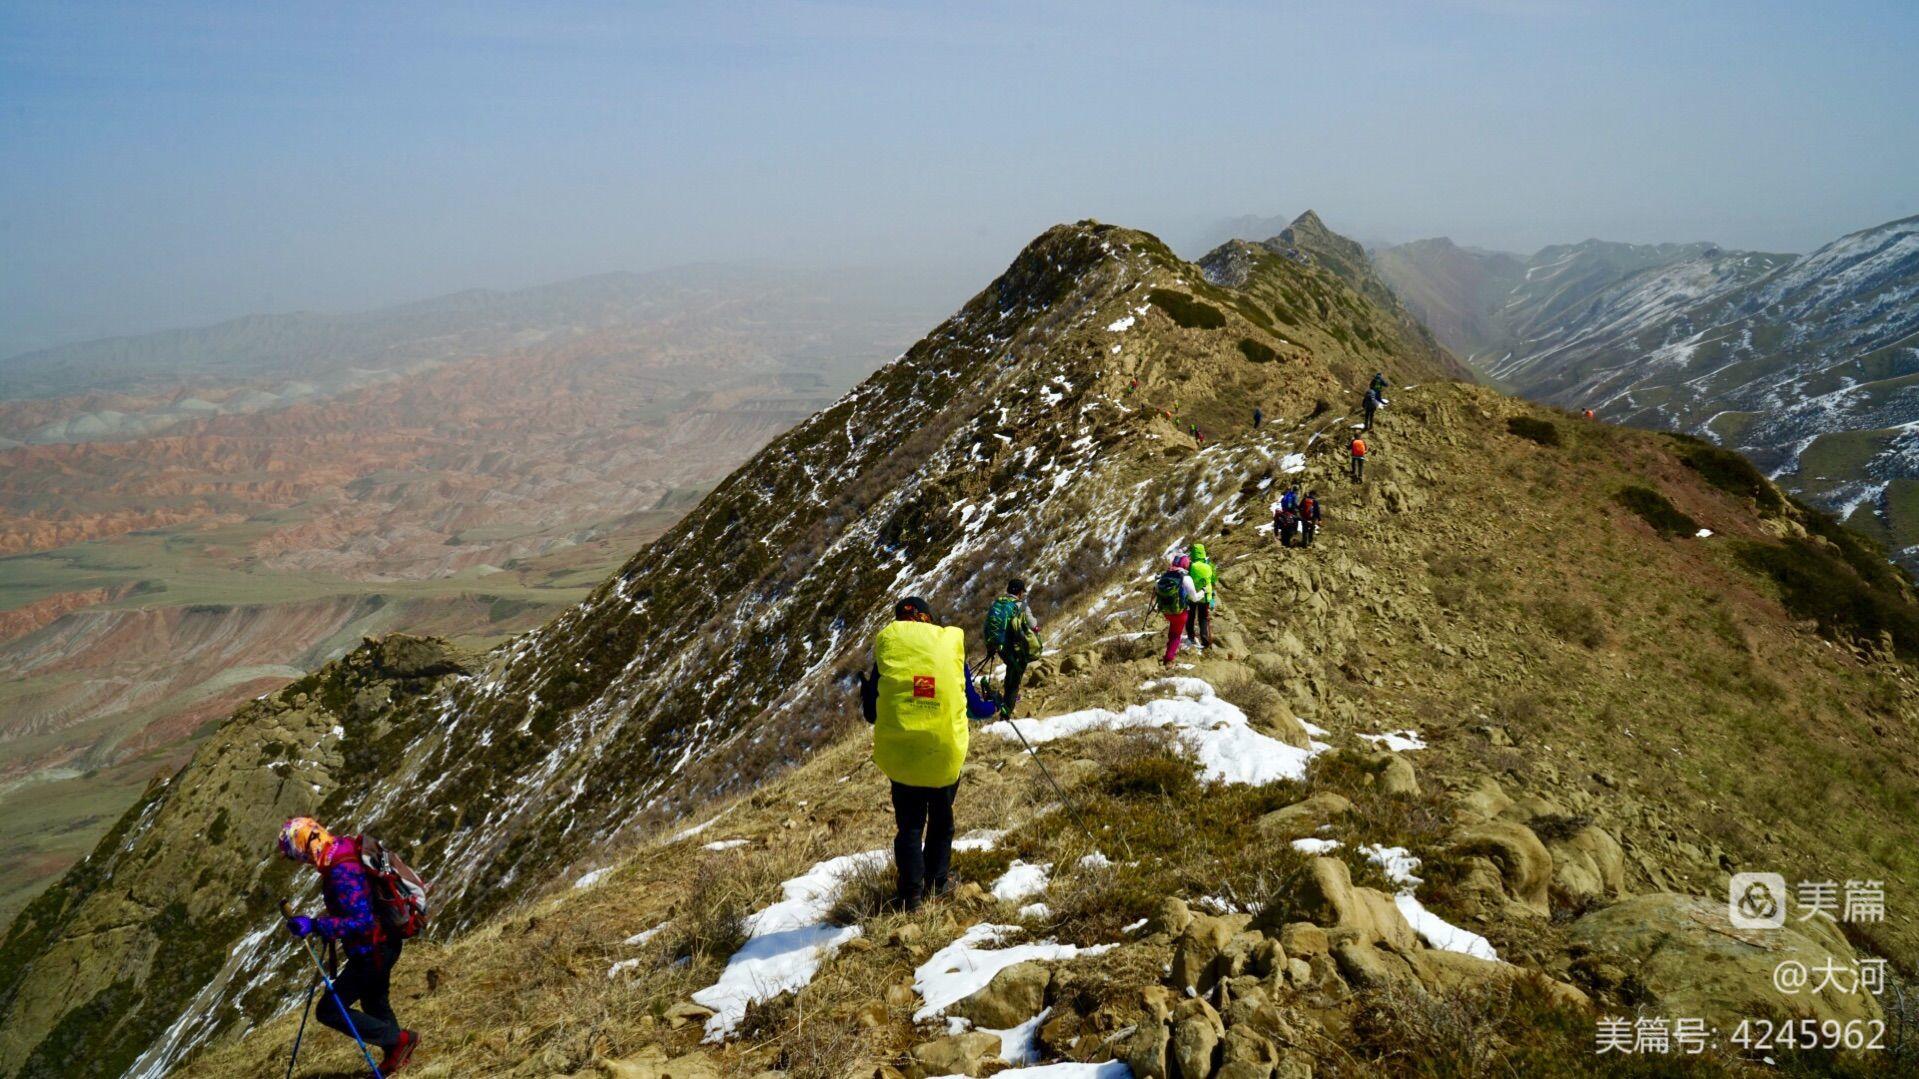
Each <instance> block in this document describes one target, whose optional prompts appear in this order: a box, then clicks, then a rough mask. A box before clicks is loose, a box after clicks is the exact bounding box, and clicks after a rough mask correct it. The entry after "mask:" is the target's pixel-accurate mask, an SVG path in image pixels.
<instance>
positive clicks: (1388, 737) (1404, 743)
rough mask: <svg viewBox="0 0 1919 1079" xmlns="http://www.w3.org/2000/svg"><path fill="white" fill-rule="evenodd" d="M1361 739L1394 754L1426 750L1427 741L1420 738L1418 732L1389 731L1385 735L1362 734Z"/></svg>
mask: <svg viewBox="0 0 1919 1079" xmlns="http://www.w3.org/2000/svg"><path fill="white" fill-rule="evenodd" d="M1360 737H1361V738H1363V739H1365V740H1366V741H1368V742H1371V743H1372V744H1374V745H1376V746H1385V747H1386V748H1387V749H1389V750H1391V751H1393V752H1394V753H1404V752H1406V751H1407V750H1409V749H1425V748H1426V740H1425V739H1424V738H1421V737H1420V736H1419V732H1418V731H1387V732H1386V733H1385V734H1362V735H1360Z"/></svg>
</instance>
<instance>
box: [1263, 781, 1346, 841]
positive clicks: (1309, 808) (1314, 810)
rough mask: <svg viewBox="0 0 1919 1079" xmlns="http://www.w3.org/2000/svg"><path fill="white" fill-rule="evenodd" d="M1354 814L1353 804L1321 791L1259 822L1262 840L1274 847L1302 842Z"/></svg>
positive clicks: (1264, 817)
mask: <svg viewBox="0 0 1919 1079" xmlns="http://www.w3.org/2000/svg"><path fill="white" fill-rule="evenodd" d="M1352 811H1353V803H1352V802H1350V801H1348V800H1347V799H1346V798H1345V797H1343V796H1341V795H1338V794H1334V793H1333V792H1332V791H1321V792H1319V793H1318V794H1315V795H1312V796H1310V797H1308V798H1305V799H1303V800H1301V801H1298V802H1294V803H1293V804H1292V805H1289V806H1286V807H1285V808H1283V809H1275V810H1273V811H1272V812H1271V813H1268V814H1266V815H1265V816H1263V817H1261V818H1259V822H1258V828H1259V834H1260V836H1261V837H1262V838H1264V839H1266V840H1268V841H1270V842H1273V843H1289V842H1291V841H1293V840H1295V839H1303V838H1305V837H1307V836H1310V835H1312V834H1313V833H1314V832H1317V831H1319V830H1320V829H1321V828H1323V827H1325V826H1326V825H1329V824H1331V823H1333V822H1334V821H1337V820H1340V819H1342V818H1344V817H1346V816H1348V815H1350V814H1351V813H1352Z"/></svg>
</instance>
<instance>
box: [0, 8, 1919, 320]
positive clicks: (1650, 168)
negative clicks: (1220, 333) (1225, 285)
mask: <svg viewBox="0 0 1919 1079" xmlns="http://www.w3.org/2000/svg"><path fill="white" fill-rule="evenodd" d="M1915 55H1919V4H1915V3H1912V2H1910V0H1898V2H1886V3H1833V2H1821V3H1817V4H1813V3H1804V2H1777V3H1730V2H1726V3H1707V2H1703V0H1702V2H1687V0H1661V2H1657V3H1625V2H1618V3H1611V2H1601V0H1476V2H1464V0H1459V2H1430V3H1412V2H1403V3H1387V2H1378V3H1367V2H1363V0H1343V2H1339V3H1324V4H1319V3H1264V4H1255V3H1246V4H1204V5H1170V4H1169V5H1161V4H1128V3H1114V2H1104V3H1093V4H1084V5H1081V4H1068V3H1043V2H1036V0H1026V2H1019V3H1008V4H984V3H967V4H957V3H956V4H950V5H921V4H858V3H818V4H816V3H799V2H786V3H726V4H712V5H700V6H695V5H679V4H654V5H646V4H560V3H547V2H542V3H537V4H536V3H524V2H522V3H501V4H457V5H456V4H445V5H435V4H429V3H412V4H355V3H345V2H337V0H328V2H325V3H306V4H279V3H265V4H263V3H259V2H257V0H251V2H243V3H232V4H176V3H163V2H155V0H146V2H143V3H137V4H126V5H117V4H105V3H74V2H71V0H68V2H62V3H26V2H20V0H0V355H6V354H9V353H11V352H13V351H17V350H19V349H22V348H26V347H29V346H36V345H39V344H44V343H48V342H52V341H63V340H72V339H77V338H83V337H90V336H99V335H103V334H109V333H121V332H129V331H133V330H140V329H149V328H155V327H160V326H170V325H186V324H194V323H199V322H207V321H213V320H217V319H221V318H226V317H231V316H234V315H239V314H243V313H247V312H253V311H264V310H291V309H298V308H329V309H338V308H355V307H366V306H374V305H379V304H384V303H390V302H395V301H400V300H406V299H413V298H418V297H424V296H428V295H433V294H437V293H441V292H447V291H451V290H454V289H458V288H464V287H469V286H488V287H502V288H504V287H515V286H521V285H527V284H534V283H539V282H544V281H550V280H555V279H558V278H563V277H569V276H574V275H578V274H584V273H592V272H597V271H601V270H609V269H648V268H653V267H658V266H663V265H669V264H673V263H678V262H685V261H690V260H706V259H720V260H738V259H751V260H761V261H775V262H788V263H807V264H844V263H849V262H864V263H880V262H885V263H915V264H919V263H940V264H946V265H950V266H952V267H953V268H955V269H957V270H960V271H964V272H965V273H966V274H968V275H975V274H976V275H978V280H977V281H974V282H972V283H973V284H983V283H984V281H985V279H986V277H987V276H989V275H990V274H991V273H993V272H994V271H996V270H997V269H998V268H1000V267H1001V266H1003V265H1004V264H1005V263H1006V261H1008V260H1009V259H1010V258H1011V257H1012V255H1013V254H1014V253H1015V252H1016V251H1017V249H1018V248H1019V246H1020V245H1021V244H1022V243H1024V242H1025V241H1026V240H1027V239H1029V238H1031V236H1032V235H1033V234H1034V233H1036V232H1038V231H1039V230H1040V229H1042V228H1044V227H1045V226H1047V225H1049V224H1051V223H1053V222H1056V221H1060V220H1072V219H1077V218H1081V217H1087V216H1094V217H1099V218H1102V219H1105V220H1110V221H1117V222H1120V223H1123V224H1130V225H1136V226H1139V227H1143V228H1148V229H1153V230H1155V231H1158V232H1160V233H1161V234H1162V235H1164V236H1165V237H1166V238H1167V239H1168V240H1170V241H1172V242H1174V243H1178V242H1180V240H1181V239H1182V238H1184V237H1189V236H1194V235H1197V234H1199V233H1201V232H1203V231H1205V230H1206V227H1207V226H1208V225H1209V224H1211V223H1212V222H1214V221H1216V220H1218V219H1220V218H1224V217H1230V216H1235V215H1240V214H1282V213H1283V214H1289V215H1290V214H1292V213H1296V212H1298V211H1299V210H1303V209H1305V208H1307V207H1312V208H1316V209H1318V210H1319V211H1320V212H1321V214H1322V215H1323V216H1324V217H1325V218H1326V219H1327V221H1328V223H1329V224H1331V225H1332V226H1333V227H1334V228H1336V229H1339V230H1341V231H1344V232H1347V233H1349V234H1352V235H1355V236H1358V237H1361V238H1364V239H1372V240H1406V239H1413V238H1416V237H1420V236H1428V235H1438V234H1446V235H1451V236H1453V237H1454V238H1456V239H1458V240H1460V241H1462V242H1470V243H1477V244H1481V245H1485V246H1493V247H1502V248H1508V249H1518V250H1530V249H1532V248H1535V247H1538V246H1540V245H1542V244H1545V243H1549V242H1554V241H1561V240H1578V239H1583V238H1585V237H1588V236H1602V237H1607V238H1616V239H1624V240H1693V239H1711V240H1717V241H1719V242H1720V243H1723V244H1728V245H1734V246H1747V247H1759V248H1767V249H1775V250H1778V249H1783V250H1804V249H1807V248H1809V247H1811V246H1815V245H1817V244H1818V243H1820V242H1823V241H1825V240H1828V239H1831V238H1833V237H1836V236H1837V235H1839V234H1841V233H1843V232H1847V231H1851V230H1853V229H1856V228H1862V227H1865V226H1868V225H1873V224H1877V223H1880V222H1882V221H1885V220H1889V219H1891V218H1894V217H1899V216H1903V215H1907V214H1913V213H1919V63H1915V62H1914V57H1915ZM958 299H959V297H958V296H957V295H956V296H955V301H956V302H957V300H958Z"/></svg>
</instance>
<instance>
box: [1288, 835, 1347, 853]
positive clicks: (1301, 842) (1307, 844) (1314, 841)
mask: <svg viewBox="0 0 1919 1079" xmlns="http://www.w3.org/2000/svg"><path fill="white" fill-rule="evenodd" d="M1293 849H1294V850H1296V851H1298V852H1299V853H1301V854H1331V853H1332V852H1334V851H1336V850H1338V849H1339V840H1337V839H1319V838H1316V837H1313V836H1308V837H1306V838H1305V839H1295V840H1293Z"/></svg>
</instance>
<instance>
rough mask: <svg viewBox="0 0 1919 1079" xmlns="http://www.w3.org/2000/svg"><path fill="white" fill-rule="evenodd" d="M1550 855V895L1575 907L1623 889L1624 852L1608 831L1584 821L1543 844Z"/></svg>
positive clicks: (1554, 900)
mask: <svg viewBox="0 0 1919 1079" xmlns="http://www.w3.org/2000/svg"><path fill="white" fill-rule="evenodd" d="M1546 849H1547V851H1549V852H1550V853H1551V855H1552V860H1553V876H1552V888H1551V891H1552V899H1553V902H1554V903H1555V904H1556V905H1558V906H1561V907H1568V908H1572V909H1575V910H1578V909H1583V908H1584V907H1585V906H1586V905H1588V904H1590V903H1592V902H1593V901H1595V900H1599V899H1611V898H1613V897H1615V896H1619V895H1623V894H1624V893H1625V891H1626V852H1625V851H1624V850H1622V849H1621V848H1620V846H1619V841H1618V840H1616V839H1614V838H1613V837H1612V834H1611V833H1610V832H1608V831H1606V830H1605V829H1604V828H1600V827H1598V826H1597V825H1592V824H1588V825H1586V826H1585V827H1584V828H1581V829H1579V830H1578V831H1576V832H1574V833H1573V834H1571V835H1569V836H1566V837H1564V838H1556V839H1554V840H1553V841H1552V842H1550V843H1548V844H1546Z"/></svg>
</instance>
